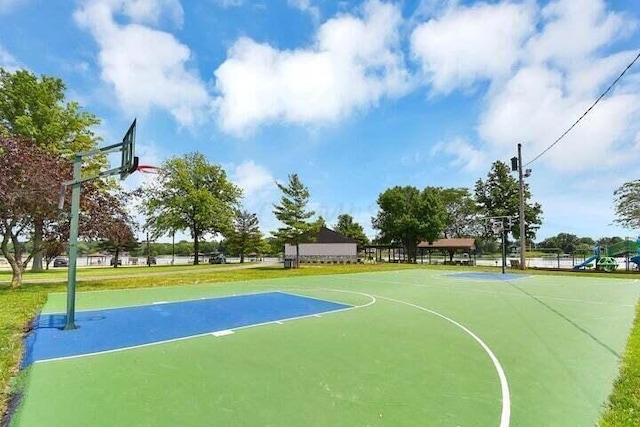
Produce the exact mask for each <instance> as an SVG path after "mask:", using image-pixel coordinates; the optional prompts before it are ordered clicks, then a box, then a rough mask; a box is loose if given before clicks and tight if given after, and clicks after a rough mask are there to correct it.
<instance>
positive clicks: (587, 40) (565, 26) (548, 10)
mask: <svg viewBox="0 0 640 427" xmlns="http://www.w3.org/2000/svg"><path fill="white" fill-rule="evenodd" d="M541 18H542V21H543V22H544V28H543V30H542V32H540V33H539V34H537V35H535V36H534V37H533V38H532V39H531V40H530V42H529V46H528V52H527V53H528V56H529V57H530V58H531V59H532V60H533V61H534V62H537V63H539V62H542V61H547V60H555V61H559V62H562V63H570V61H573V60H583V59H584V57H585V56H590V55H592V54H593V53H594V52H595V51H596V49H598V48H600V47H602V46H604V45H606V44H608V43H610V42H611V41H613V40H615V38H616V37H618V36H619V35H621V34H623V33H625V32H627V31H628V30H629V29H630V28H629V25H630V24H631V23H630V22H627V21H626V20H625V19H624V18H623V17H622V15H620V14H618V13H615V12H610V11H607V10H606V4H605V3H604V2H603V1H602V0H581V1H579V2H578V1H574V0H559V1H553V2H551V3H549V4H548V5H547V6H546V7H545V8H544V9H543V10H542V13H541Z"/></svg>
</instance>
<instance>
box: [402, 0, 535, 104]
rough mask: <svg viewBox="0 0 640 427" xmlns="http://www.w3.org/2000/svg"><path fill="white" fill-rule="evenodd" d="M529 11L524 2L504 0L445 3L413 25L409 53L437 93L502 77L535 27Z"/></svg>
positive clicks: (510, 67) (510, 68)
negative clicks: (466, 4)
mask: <svg viewBox="0 0 640 427" xmlns="http://www.w3.org/2000/svg"><path fill="white" fill-rule="evenodd" d="M534 12H535V9H534V8H533V7H531V6H530V5H528V4H513V3H506V2H502V3H498V4H486V3H478V4H475V5H473V6H469V7H464V6H460V7H451V8H449V9H447V11H446V12H445V13H444V14H443V15H442V16H439V17H436V18H434V19H430V20H429V21H427V22H425V23H423V24H420V25H418V26H417V27H416V28H415V30H414V31H413V33H412V34H411V52H412V54H413V57H414V58H415V59H417V60H418V61H419V62H420V64H421V66H422V69H423V70H424V73H425V74H426V76H427V79H428V81H429V83H430V85H431V87H432V88H433V89H434V90H435V91H438V92H445V93H447V92H450V91H451V90H453V89H455V88H457V87H468V86H471V85H472V84H474V83H476V82H477V81H478V80H480V79H495V78H499V77H502V76H506V75H508V74H509V73H510V72H511V70H512V68H513V66H514V65H515V64H516V62H517V61H518V60H519V59H520V48H521V45H522V43H523V41H524V40H525V39H526V38H527V37H528V36H529V35H531V33H532V32H533V31H534V29H535V26H534V24H535V22H534Z"/></svg>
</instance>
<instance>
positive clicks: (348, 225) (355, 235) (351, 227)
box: [334, 214, 369, 250]
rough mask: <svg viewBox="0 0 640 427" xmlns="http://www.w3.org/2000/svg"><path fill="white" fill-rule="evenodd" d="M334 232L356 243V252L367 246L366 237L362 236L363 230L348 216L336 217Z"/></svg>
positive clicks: (367, 240)
mask: <svg viewBox="0 0 640 427" xmlns="http://www.w3.org/2000/svg"><path fill="white" fill-rule="evenodd" d="M334 230H335V231H337V232H338V233H340V234H342V235H343V236H346V237H351V238H352V239H354V240H355V241H357V242H358V250H360V249H362V248H363V247H364V246H366V245H368V244H369V239H368V238H367V235H366V234H364V228H362V226H361V225H360V224H358V223H357V222H355V221H354V220H353V217H352V216H351V215H349V214H342V215H338V222H337V223H336V225H335V227H334Z"/></svg>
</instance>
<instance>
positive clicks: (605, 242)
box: [596, 236, 624, 248]
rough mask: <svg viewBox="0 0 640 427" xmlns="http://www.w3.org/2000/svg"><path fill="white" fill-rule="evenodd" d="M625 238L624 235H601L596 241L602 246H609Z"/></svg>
mask: <svg viewBox="0 0 640 427" xmlns="http://www.w3.org/2000/svg"><path fill="white" fill-rule="evenodd" d="M623 240H624V239H623V238H622V237H618V236H614V237H601V238H599V239H598V240H597V241H596V243H597V244H598V245H600V246H602V247H605V248H607V247H609V246H613V245H615V244H616V243H620V242H622V241H623Z"/></svg>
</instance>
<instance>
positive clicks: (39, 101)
mask: <svg viewBox="0 0 640 427" xmlns="http://www.w3.org/2000/svg"><path fill="white" fill-rule="evenodd" d="M65 89H66V87H65V84H64V82H63V81H62V80H61V79H59V78H57V77H48V76H44V75H43V76H41V77H39V78H38V77H37V76H36V75H35V74H33V73H31V72H29V71H26V70H18V71H15V72H13V73H10V72H8V71H5V70H4V69H2V68H0V135H2V136H5V137H9V136H11V137H18V138H22V139H28V140H30V141H33V142H35V144H36V145H37V146H38V147H41V148H44V149H46V150H47V151H50V152H52V153H54V154H56V155H61V154H70V153H74V152H80V151H87V150H89V149H91V148H94V147H95V146H96V144H97V141H98V138H96V136H95V135H94V134H93V131H92V130H91V128H92V127H93V126H95V125H98V124H99V123H100V120H99V119H98V118H97V117H96V116H94V115H93V114H91V113H89V112H86V111H81V107H80V105H79V104H78V103H77V102H65V95H64V91H65ZM93 162H94V163H93V164H89V169H93V170H94V171H95V169H96V168H97V167H99V166H100V165H103V164H104V163H105V162H106V158H105V157H104V156H96V157H95V159H94V160H93ZM57 184H58V185H60V182H58V183H57ZM33 188H37V184H36V186H34V187H33ZM32 214H34V215H33V216H34V223H33V236H32V238H33V241H34V246H36V247H37V248H39V249H38V250H37V251H36V252H35V253H34V254H33V255H34V256H33V267H32V269H33V270H34V271H40V270H42V254H41V252H40V251H41V249H42V239H43V233H44V230H43V229H44V224H43V219H42V218H41V217H39V216H38V215H37V212H32Z"/></svg>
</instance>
